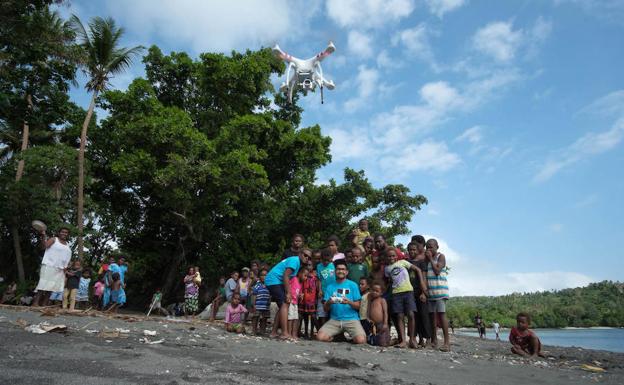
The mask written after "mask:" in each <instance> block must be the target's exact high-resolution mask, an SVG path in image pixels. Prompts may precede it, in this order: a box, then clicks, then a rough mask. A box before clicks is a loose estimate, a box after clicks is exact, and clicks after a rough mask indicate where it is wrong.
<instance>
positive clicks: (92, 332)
mask: <svg viewBox="0 0 624 385" xmlns="http://www.w3.org/2000/svg"><path fill="white" fill-rule="evenodd" d="M85 332H87V333H89V334H95V333H99V332H100V331H99V330H95V329H87V330H85Z"/></svg>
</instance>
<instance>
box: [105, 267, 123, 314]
mask: <svg viewBox="0 0 624 385" xmlns="http://www.w3.org/2000/svg"><path fill="white" fill-rule="evenodd" d="M112 279H113V281H112V283H111V293H110V302H111V304H110V307H109V308H108V311H110V312H112V313H117V308H118V307H119V305H120V304H121V303H122V301H121V296H122V293H121V291H122V288H121V276H120V275H119V273H113V274H112Z"/></svg>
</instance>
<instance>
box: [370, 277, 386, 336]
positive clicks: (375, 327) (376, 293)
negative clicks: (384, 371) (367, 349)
mask: <svg viewBox="0 0 624 385" xmlns="http://www.w3.org/2000/svg"><path fill="white" fill-rule="evenodd" d="M384 291H385V288H384V285H383V283H382V282H381V281H375V282H373V284H372V286H371V291H370V293H368V310H367V316H366V318H367V321H368V322H367V323H368V324H369V325H370V326H369V328H368V330H367V331H366V340H367V341H368V343H369V344H370V345H374V346H388V345H389V344H390V329H389V328H388V304H387V303H386V300H385V299H384V298H383V293H384Z"/></svg>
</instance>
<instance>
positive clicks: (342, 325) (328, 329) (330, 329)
mask: <svg viewBox="0 0 624 385" xmlns="http://www.w3.org/2000/svg"><path fill="white" fill-rule="evenodd" d="M321 332H322V333H325V334H327V335H328V336H330V337H334V336H336V335H338V334H340V333H343V332H347V333H348V334H349V335H350V336H351V338H355V337H357V336H363V337H366V333H365V332H364V328H362V324H361V323H360V320H352V321H337V320H333V319H330V320H329V321H327V322H325V323H324V324H323V326H321V330H319V333H321Z"/></svg>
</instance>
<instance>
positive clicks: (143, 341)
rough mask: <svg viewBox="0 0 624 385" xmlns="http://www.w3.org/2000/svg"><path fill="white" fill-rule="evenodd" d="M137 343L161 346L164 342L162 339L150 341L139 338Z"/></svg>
mask: <svg viewBox="0 0 624 385" xmlns="http://www.w3.org/2000/svg"><path fill="white" fill-rule="evenodd" d="M139 342H142V343H144V344H148V345H156V344H162V343H163V342H165V339H164V338H163V339H160V340H157V341H151V340H150V339H149V338H147V337H145V338H139Z"/></svg>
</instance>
